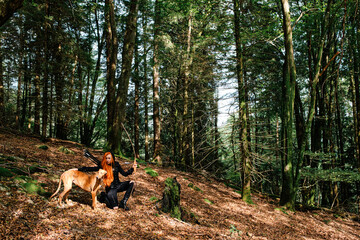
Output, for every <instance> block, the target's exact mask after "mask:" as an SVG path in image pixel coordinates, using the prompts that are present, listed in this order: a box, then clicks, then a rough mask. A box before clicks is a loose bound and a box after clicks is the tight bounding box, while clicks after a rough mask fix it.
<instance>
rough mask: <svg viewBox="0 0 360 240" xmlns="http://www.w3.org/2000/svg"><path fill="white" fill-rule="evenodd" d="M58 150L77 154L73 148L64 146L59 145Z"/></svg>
mask: <svg viewBox="0 0 360 240" xmlns="http://www.w3.org/2000/svg"><path fill="white" fill-rule="evenodd" d="M58 150H59V151H60V152H62V153H65V154H73V155H74V154H75V153H74V151H72V150H70V149H68V148H66V147H64V146H61V147H59V149H58Z"/></svg>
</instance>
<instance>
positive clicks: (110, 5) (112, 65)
mask: <svg viewBox="0 0 360 240" xmlns="http://www.w3.org/2000/svg"><path fill="white" fill-rule="evenodd" d="M105 24H106V81H107V128H108V138H107V141H108V148H109V150H111V151H114V150H115V148H116V147H115V146H116V144H117V142H118V139H117V134H118V128H119V126H118V123H117V122H116V118H115V116H116V115H115V114H116V112H115V109H116V95H115V92H116V85H115V72H116V62H117V51H118V50H117V49H118V40H117V34H116V22H115V12H114V1H113V0H105Z"/></svg>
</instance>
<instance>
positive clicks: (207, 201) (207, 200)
mask: <svg viewBox="0 0 360 240" xmlns="http://www.w3.org/2000/svg"><path fill="white" fill-rule="evenodd" d="M204 201H205V202H206V203H208V204H210V205H212V204H214V203H213V202H212V201H210V200H209V199H207V198H205V199H204Z"/></svg>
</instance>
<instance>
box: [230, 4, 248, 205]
mask: <svg viewBox="0 0 360 240" xmlns="http://www.w3.org/2000/svg"><path fill="white" fill-rule="evenodd" d="M233 2H234V32H235V44H236V76H237V80H238V95H239V121H240V152H241V163H242V168H241V170H242V174H241V176H242V199H243V200H244V201H245V202H247V203H252V200H251V168H252V167H251V159H250V153H249V142H248V126H247V123H248V121H247V103H246V84H245V81H244V69H243V55H242V46H241V45H242V44H241V37H240V6H239V1H236V0H234V1H233Z"/></svg>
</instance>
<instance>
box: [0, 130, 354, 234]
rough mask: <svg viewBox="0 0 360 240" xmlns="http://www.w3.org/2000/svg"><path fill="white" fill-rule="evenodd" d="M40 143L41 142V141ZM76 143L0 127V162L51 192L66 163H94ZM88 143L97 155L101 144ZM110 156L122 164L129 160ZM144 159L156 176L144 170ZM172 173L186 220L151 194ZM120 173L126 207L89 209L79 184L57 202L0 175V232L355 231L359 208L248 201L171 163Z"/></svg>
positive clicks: (261, 199) (88, 198)
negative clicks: (294, 207) (129, 189)
mask: <svg viewBox="0 0 360 240" xmlns="http://www.w3.org/2000/svg"><path fill="white" fill-rule="evenodd" d="M42 145H46V146H48V149H47V150H44V149H40V148H39V146H42ZM61 148H62V149H64V148H66V149H68V150H71V151H72V153H67V154H66V153H64V152H63V151H61V150H60V149H61ZM83 150H84V147H83V146H82V145H80V144H78V143H74V142H70V141H61V140H56V139H50V140H49V141H47V142H45V143H44V142H41V141H40V140H39V139H38V138H36V137H31V136H24V135H21V136H20V135H18V134H15V133H11V132H10V131H7V130H4V129H0V157H2V158H3V159H4V158H8V159H10V160H8V161H5V162H4V161H3V162H0V167H3V168H7V167H14V166H16V167H17V168H19V169H20V168H21V169H29V173H28V176H29V177H31V179H33V180H36V181H37V184H39V185H40V186H42V187H43V189H44V190H45V191H47V192H50V193H53V192H54V191H55V190H56V188H57V186H58V179H59V177H60V175H61V173H62V172H64V171H65V170H67V169H70V168H78V167H81V166H93V165H94V164H93V163H92V162H91V161H90V160H89V159H86V158H85V157H83V156H82V152H83ZM90 151H91V152H92V153H93V154H94V155H95V156H96V157H98V158H99V159H100V158H101V156H102V152H101V151H97V150H93V149H90ZM116 160H117V161H119V162H120V164H121V165H122V166H123V168H124V169H128V168H130V166H131V164H130V163H128V162H126V161H125V160H121V159H116ZM32 165H39V166H38V169H40V170H41V171H36V172H34V173H32V172H31V171H30V168H29V167H30V166H32ZM146 167H151V168H152V169H154V170H155V171H156V172H158V174H159V176H158V177H152V176H150V175H149V174H147V173H146V172H145V170H144V169H145V168H146ZM175 176H176V177H177V180H178V182H179V183H180V184H181V206H182V207H183V209H185V211H186V212H187V213H188V214H189V215H190V214H191V215H192V216H195V217H194V218H192V220H189V221H181V220H177V219H174V218H171V217H170V216H169V214H165V213H161V212H160V211H159V207H160V206H159V203H157V201H156V199H158V200H160V199H161V198H162V192H163V189H164V181H165V179H166V178H168V177H175ZM122 179H123V180H126V179H131V180H134V181H136V183H137V187H136V190H135V192H134V196H133V197H132V198H130V200H129V202H128V206H129V207H130V208H131V210H130V211H123V210H122V209H118V210H110V209H108V208H106V207H105V206H104V205H101V206H99V207H98V208H97V209H95V210H93V209H92V208H91V194H90V193H87V192H84V191H83V190H81V189H79V188H78V187H74V188H73V189H72V191H71V193H70V195H69V198H70V199H71V200H72V204H71V205H69V206H65V207H59V206H58V205H57V201H56V200H57V199H56V198H55V199H52V200H51V201H49V199H48V197H47V196H45V197H44V196H41V195H39V194H30V193H27V192H26V191H24V189H23V188H22V187H21V186H22V185H21V182H19V181H18V180H17V179H15V176H13V177H1V178H0V224H1V225H0V239H360V223H359V221H358V219H359V217H358V216H353V215H350V214H346V213H336V212H333V211H330V210H325V209H323V210H316V211H297V212H290V211H284V210H282V209H281V208H280V207H279V205H278V201H277V200H276V199H275V200H274V199H270V198H268V197H266V196H263V195H260V194H253V195H252V200H253V202H254V204H253V205H249V204H246V203H244V202H243V201H242V200H241V195H240V194H238V193H237V192H235V191H234V190H233V189H231V188H229V187H226V186H225V184H224V183H221V182H218V181H216V180H214V179H209V178H205V177H203V176H200V175H196V174H190V173H184V172H180V171H177V170H175V169H173V168H160V167H157V166H156V165H145V164H139V168H138V169H137V172H136V174H133V175H131V176H129V177H127V178H124V177H122ZM189 183H192V184H193V185H194V186H196V187H197V188H198V189H197V190H194V189H196V188H195V187H192V188H191V187H189ZM122 196H123V193H119V198H122ZM194 219H196V220H194ZM356 219H357V220H356Z"/></svg>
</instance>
